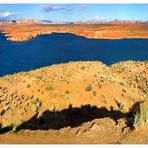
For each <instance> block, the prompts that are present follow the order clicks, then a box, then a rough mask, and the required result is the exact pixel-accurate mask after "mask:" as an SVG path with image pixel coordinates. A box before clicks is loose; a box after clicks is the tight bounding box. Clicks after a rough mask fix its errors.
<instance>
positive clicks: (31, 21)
mask: <svg viewBox="0 0 148 148" xmlns="http://www.w3.org/2000/svg"><path fill="white" fill-rule="evenodd" d="M38 23H40V21H39V20H35V19H19V20H3V21H0V25H1V26H3V25H18V24H38Z"/></svg>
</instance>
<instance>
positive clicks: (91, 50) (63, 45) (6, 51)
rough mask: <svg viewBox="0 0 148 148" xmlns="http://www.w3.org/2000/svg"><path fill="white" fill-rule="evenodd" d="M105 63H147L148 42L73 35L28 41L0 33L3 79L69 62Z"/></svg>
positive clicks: (43, 37)
mask: <svg viewBox="0 0 148 148" xmlns="http://www.w3.org/2000/svg"><path fill="white" fill-rule="evenodd" d="M94 60H98V61H101V62H103V63H104V64H107V65H111V64H113V63H116V62H119V61H125V60H135V61H144V60H148V39H119V40H110V39H109V40H107V39H88V38H85V37H81V36H77V35H74V34H70V33H53V34H47V35H40V36H37V37H35V38H33V39H31V40H29V41H25V42H13V41H9V40H7V37H5V36H4V34H2V33H0V76H4V75H6V74H13V73H15V72H21V71H28V70H33V69H36V68H41V67H44V66H49V65H52V64H59V63H65V62H70V61H94Z"/></svg>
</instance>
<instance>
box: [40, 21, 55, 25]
mask: <svg viewBox="0 0 148 148" xmlns="http://www.w3.org/2000/svg"><path fill="white" fill-rule="evenodd" d="M41 22H42V23H47V24H51V23H53V21H51V20H41Z"/></svg>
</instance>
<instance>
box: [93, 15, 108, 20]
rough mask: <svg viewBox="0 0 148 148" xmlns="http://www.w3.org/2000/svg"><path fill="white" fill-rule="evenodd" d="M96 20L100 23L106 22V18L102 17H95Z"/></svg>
mask: <svg viewBox="0 0 148 148" xmlns="http://www.w3.org/2000/svg"><path fill="white" fill-rule="evenodd" d="M94 19H95V20H97V21H100V20H105V19H106V18H105V17H100V16H95V17H94Z"/></svg>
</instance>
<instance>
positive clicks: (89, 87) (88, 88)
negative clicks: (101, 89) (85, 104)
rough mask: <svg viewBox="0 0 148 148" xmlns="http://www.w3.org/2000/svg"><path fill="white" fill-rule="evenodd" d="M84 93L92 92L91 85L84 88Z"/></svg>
mask: <svg viewBox="0 0 148 148" xmlns="http://www.w3.org/2000/svg"><path fill="white" fill-rule="evenodd" d="M85 90H86V91H92V90H93V88H92V84H89V85H88V86H87V87H86V88H85Z"/></svg>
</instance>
